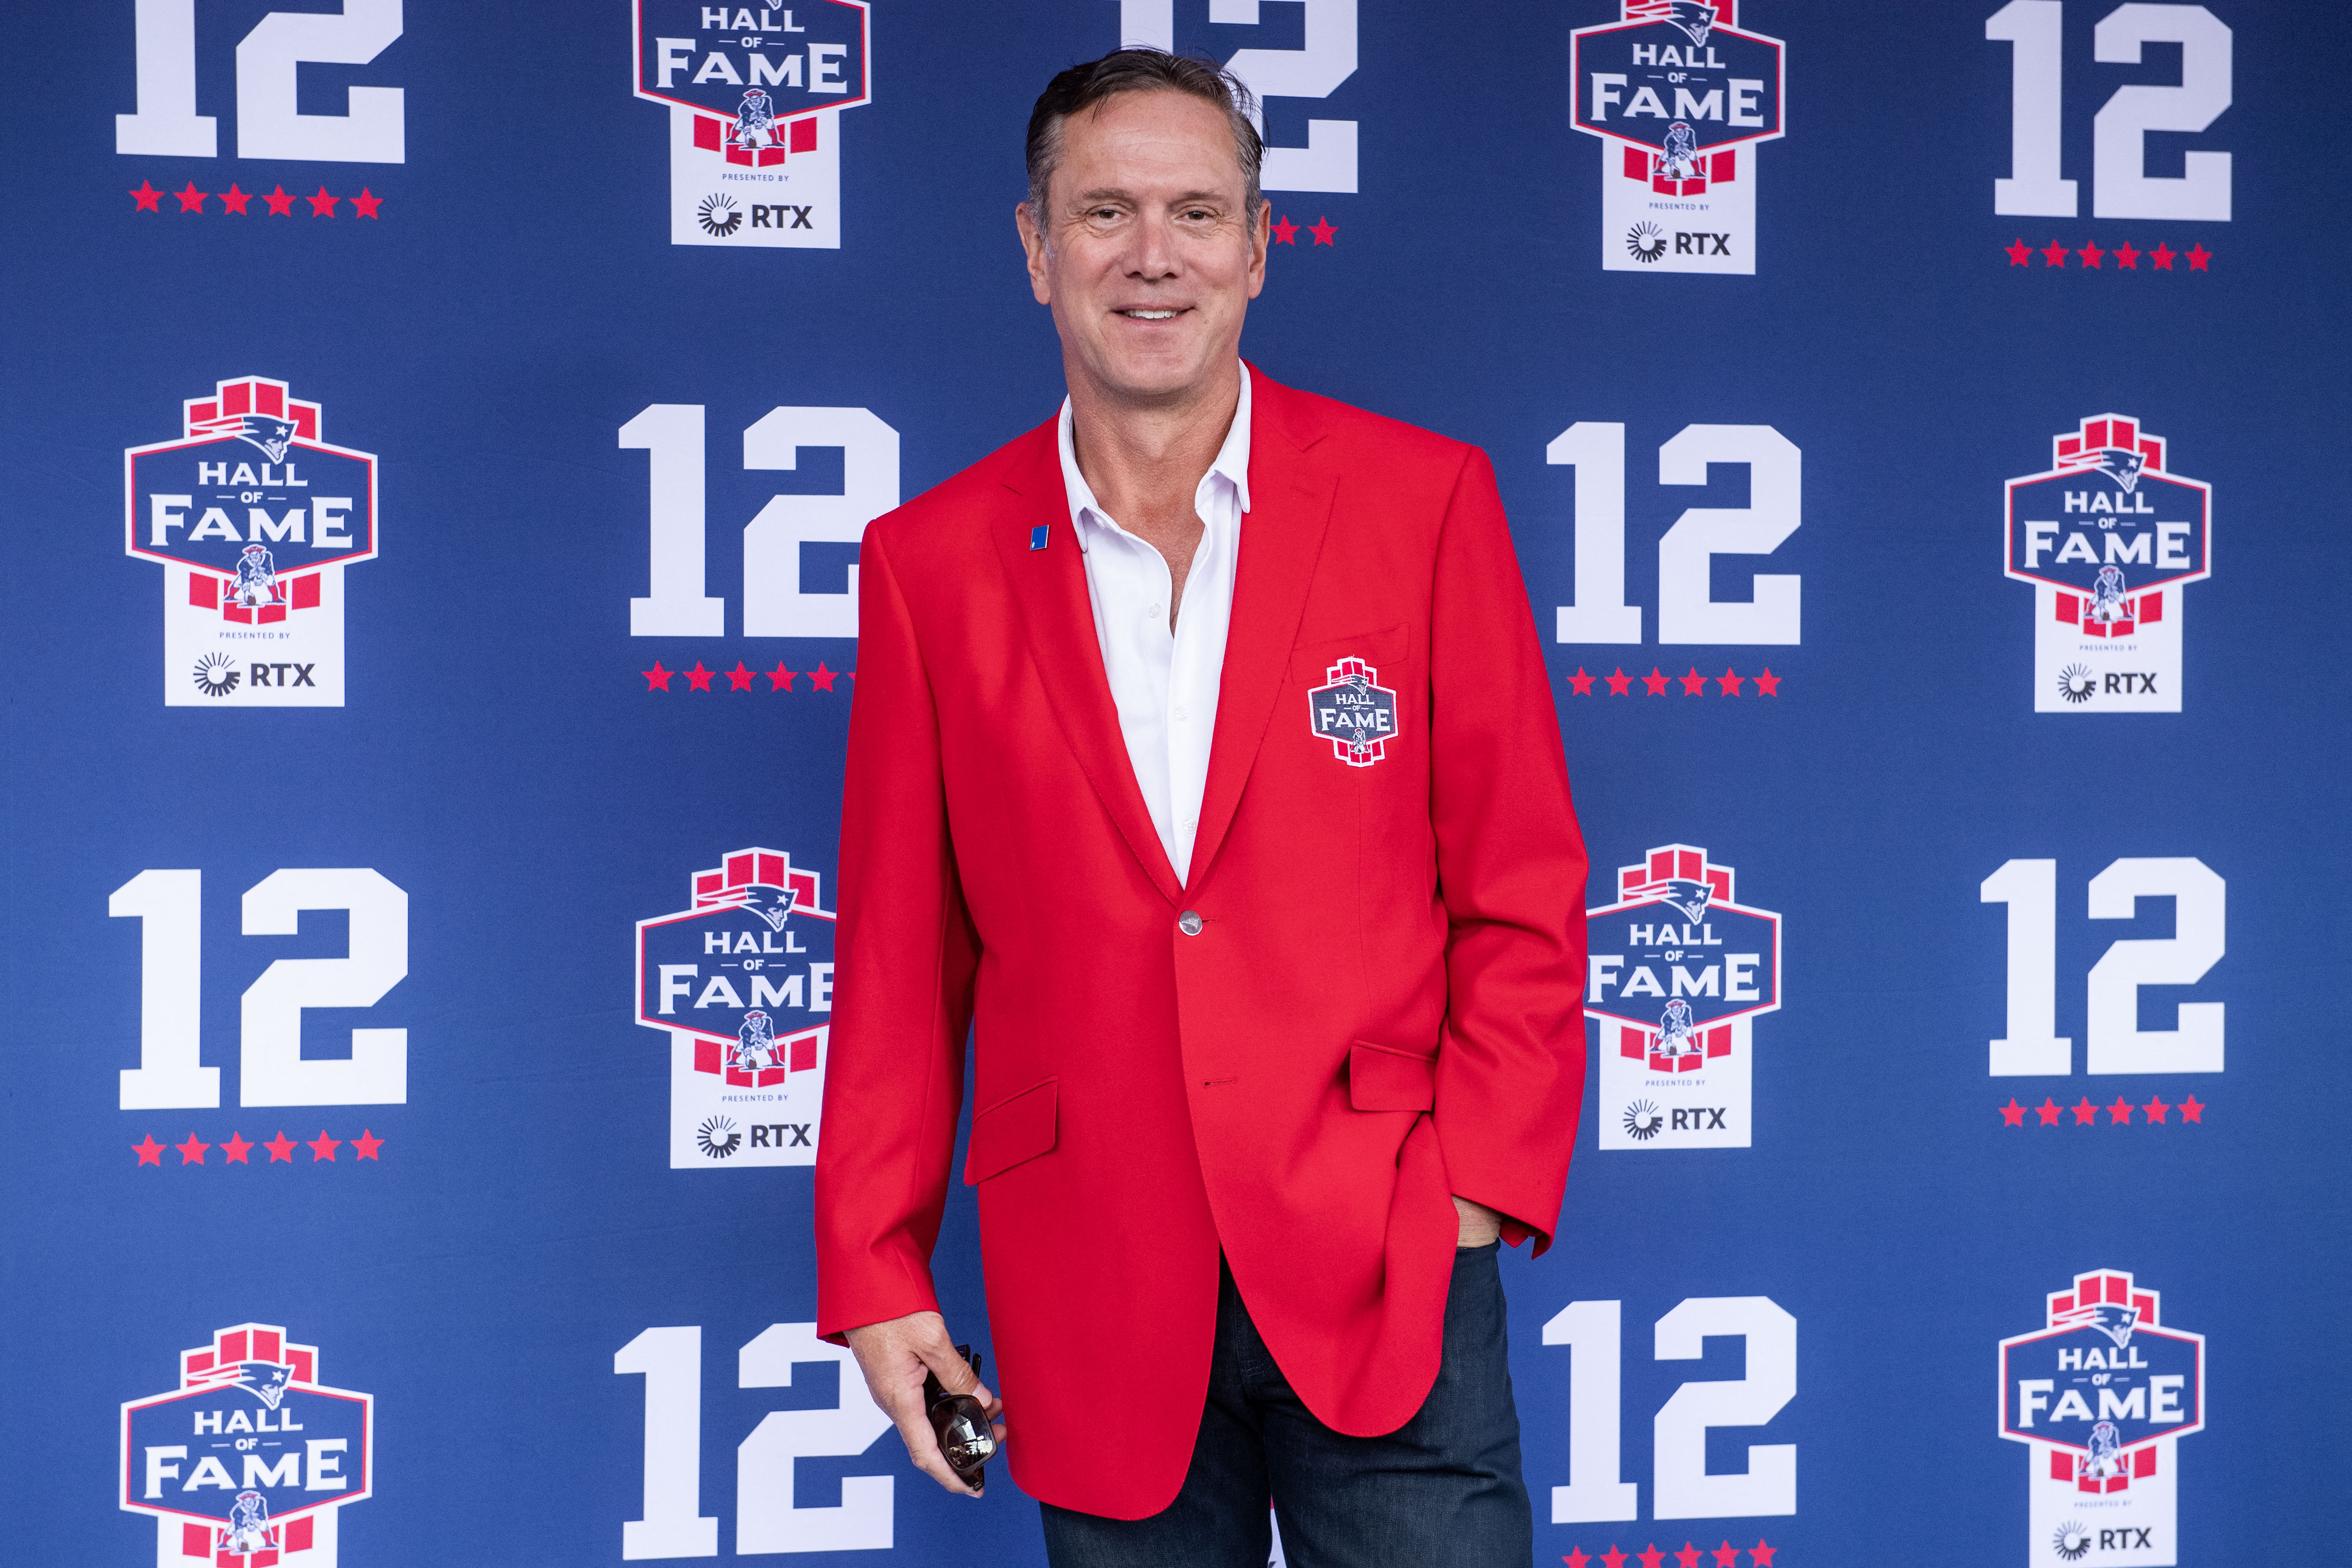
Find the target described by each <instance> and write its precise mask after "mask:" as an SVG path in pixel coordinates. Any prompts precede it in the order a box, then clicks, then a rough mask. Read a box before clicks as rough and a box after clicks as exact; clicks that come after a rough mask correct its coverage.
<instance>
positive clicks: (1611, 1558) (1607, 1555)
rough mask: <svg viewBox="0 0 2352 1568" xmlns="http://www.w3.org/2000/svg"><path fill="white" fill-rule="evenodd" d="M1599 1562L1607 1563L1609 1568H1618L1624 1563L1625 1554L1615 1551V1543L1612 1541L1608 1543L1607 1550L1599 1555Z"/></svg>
mask: <svg viewBox="0 0 2352 1568" xmlns="http://www.w3.org/2000/svg"><path fill="white" fill-rule="evenodd" d="M1624 1561H1625V1554H1624V1553H1623V1552H1620V1551H1618V1550H1617V1543H1616V1542H1613V1541H1612V1542H1610V1543H1609V1550H1608V1551H1606V1552H1602V1553H1601V1562H1603V1563H1608V1564H1609V1568H1618V1565H1619V1564H1620V1563H1623V1562H1624Z"/></svg>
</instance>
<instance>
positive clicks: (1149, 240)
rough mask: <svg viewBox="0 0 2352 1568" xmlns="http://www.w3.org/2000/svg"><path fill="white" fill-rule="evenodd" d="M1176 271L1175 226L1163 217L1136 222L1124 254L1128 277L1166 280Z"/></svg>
mask: <svg viewBox="0 0 2352 1568" xmlns="http://www.w3.org/2000/svg"><path fill="white" fill-rule="evenodd" d="M1176 271H1177V260H1176V226H1175V224H1174V223H1173V222H1172V221H1171V220H1170V219H1168V218H1166V217H1147V218H1145V219H1143V220H1142V221H1141V222H1140V223H1138V224H1137V225H1136V226H1135V228H1134V230H1133V238H1132V240H1131V241H1130V243H1129V251H1128V258H1127V273H1128V276H1129V277H1130V278H1142V279H1159V278H1169V277H1173V276H1174V275H1175V273H1176Z"/></svg>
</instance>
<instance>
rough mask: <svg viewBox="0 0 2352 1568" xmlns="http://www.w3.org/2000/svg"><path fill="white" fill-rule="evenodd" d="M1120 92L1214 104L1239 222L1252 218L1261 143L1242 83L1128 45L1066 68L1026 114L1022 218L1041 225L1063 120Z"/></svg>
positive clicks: (1187, 60)
mask: <svg viewBox="0 0 2352 1568" xmlns="http://www.w3.org/2000/svg"><path fill="white" fill-rule="evenodd" d="M1122 92H1181V93H1183V94H1185V95H1186V96H1188V97H1192V98H1197V99H1199V100H1202V102H1204V103H1211V104H1214V105H1215V106H1216V107H1217V108H1218V109H1221V110H1223V111H1224V115H1225V123H1226V124H1227V125H1228V126H1230V127H1231V128H1232V130H1233V133H1234V158H1235V159H1236V161H1237V162H1238V163H1240V164H1241V171H1242V183H1243V184H1244V187H1245V188H1246V190H1247V195H1246V198H1245V200H1244V204H1243V216H1245V217H1249V218H1253V219H1255V217H1256V216H1257V209H1258V208H1259V207H1260V206H1261V205H1264V203H1265V193H1264V192H1263V191H1261V190H1260V189H1259V188H1258V171H1259V166H1260V164H1262V163H1264V162H1265V141H1264V139H1263V138H1261V137H1260V136H1259V135H1258V130H1257V126H1256V125H1255V123H1254V122H1253V121H1252V120H1251V118H1250V112H1251V110H1254V109H1255V108H1256V107H1257V100H1256V99H1255V97H1254V96H1253V95H1252V94H1251V92H1250V89H1249V87H1248V85H1247V84H1246V83H1244V81H1243V80H1242V79H1241V78H1239V77H1237V76H1235V75H1234V73H1233V72H1231V71H1229V70H1227V69H1226V68H1224V67H1223V66H1221V65H1219V64H1217V62H1216V61H1214V60H1208V59H1202V58H1198V57H1196V56H1192V55H1175V54H1170V53H1169V52H1168V51H1167V50H1165V49H1152V48H1144V47H1128V48H1123V49H1114V50H1112V51H1111V52H1110V53H1109V54H1107V55H1105V56H1103V58H1100V59H1098V60H1088V61H1087V63H1086V64H1084V65H1077V66H1072V67H1071V68H1069V69H1067V70H1066V71H1063V72H1062V73H1061V74H1059V75H1058V76H1056V77H1055V78H1054V79H1053V80H1052V81H1049V82H1047V83H1046V84H1045V91H1044V92H1042V93H1040V94H1038V95H1037V107H1036V108H1034V110H1030V113H1029V149H1028V152H1029V213H1030V216H1031V217H1032V218H1034V220H1036V221H1037V222H1039V223H1040V224H1042V223H1044V222H1045V190H1046V187H1047V186H1048V185H1050V184H1052V183H1053V179H1054V167H1055V164H1057V163H1060V162H1061V161H1062V122H1063V121H1066V120H1067V119H1069V117H1070V116H1071V115H1073V114H1076V113H1078V112H1079V111H1080V110H1087V109H1092V108H1094V107H1095V106H1096V105H1097V104H1099V103H1101V102H1102V101H1103V100H1105V99H1108V98H1110V97H1113V96H1115V95H1116V94H1118V93H1122Z"/></svg>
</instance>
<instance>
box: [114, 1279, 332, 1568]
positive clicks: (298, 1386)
mask: <svg viewBox="0 0 2352 1568" xmlns="http://www.w3.org/2000/svg"><path fill="white" fill-rule="evenodd" d="M374 1436H375V1396H374V1395H373V1394H354V1393H352V1391H351V1390H350V1389H347V1388H331V1387H329V1386H328V1385H327V1384H323V1383H320V1381H319V1351H318V1347H317V1346H315V1345H298V1344H294V1343H291V1342H289V1341H288V1339H287V1338H286V1331H285V1330H284V1329H282V1328H279V1327H277V1326H276V1325H274V1324H269V1323H240V1324H239V1325H237V1326H236V1328H233V1329H223V1330H221V1331H219V1332H217V1333H215V1335H213V1339H212V1342H211V1343H210V1344H207V1345H199V1346H197V1347H196V1348H195V1349H194V1350H191V1351H184V1352H181V1354H180V1382H179V1386H178V1387H177V1388H175V1389H173V1390H172V1391H171V1392H169V1393H167V1394H152V1395H150V1396H149V1397H147V1398H145V1399H133V1400H131V1401H129V1402H128V1403H126V1404H125V1405H123V1406H122V1443H121V1459H122V1476H121V1505H122V1507H123V1509H124V1510H127V1511H129V1512H131V1513H144V1514H152V1516H153V1517H154V1520H155V1561H156V1563H158V1564H165V1563H191V1564H199V1563H210V1564H212V1565H213V1568H272V1565H273V1564H283V1565H284V1568H335V1560H336V1534H337V1531H336V1521H337V1518H338V1517H339V1515H340V1513H341V1510H342V1508H343V1506H344V1505H345V1504H347V1503H354V1502H359V1501H362V1500H364V1499H366V1498H368V1497H369V1496H371V1495H372V1494H373V1488H374V1473H375V1446H374Z"/></svg>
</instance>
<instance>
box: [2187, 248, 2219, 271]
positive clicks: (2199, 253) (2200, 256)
mask: <svg viewBox="0 0 2352 1568" xmlns="http://www.w3.org/2000/svg"><path fill="white" fill-rule="evenodd" d="M2212 259H2213V253H2212V252H2211V251H2210V250H2208V249H2206V248H2205V247H2203V246H2202V245H2192V246H2190V247H2189V271H2191V272H2210V271H2211V270H2212V268H2210V267H2208V266H2207V265H2206V263H2207V262H2210V261H2211V260H2212Z"/></svg>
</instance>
